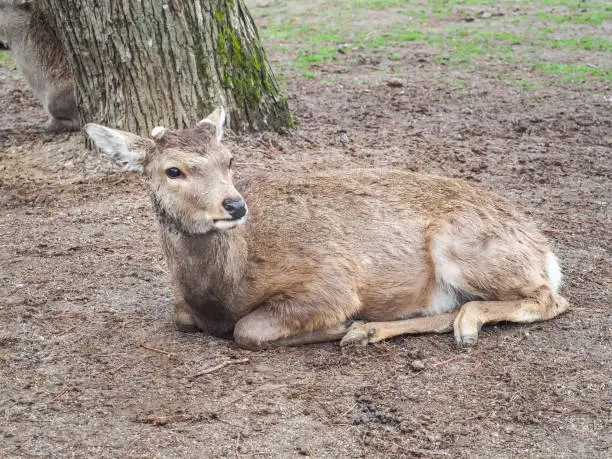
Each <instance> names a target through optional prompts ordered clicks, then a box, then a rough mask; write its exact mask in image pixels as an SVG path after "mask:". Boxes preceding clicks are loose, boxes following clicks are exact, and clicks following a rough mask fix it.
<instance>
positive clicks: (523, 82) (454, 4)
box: [255, 0, 612, 90]
mask: <svg viewBox="0 0 612 459" xmlns="http://www.w3.org/2000/svg"><path fill="white" fill-rule="evenodd" d="M512 5H515V6H516V8H517V9H516V10H512V9H509V8H508V7H509V6H512ZM293 10H295V12H296V14H295V15H293V14H291V15H289V14H287V11H293ZM482 11H485V12H490V13H495V12H497V11H503V13H504V14H503V15H494V16H488V17H480V12H482ZM513 11H516V12H517V13H518V14H509V12H513ZM263 13H264V14H265V16H261V19H262V22H263V25H264V27H261V26H260V33H261V35H262V37H263V39H264V42H265V44H266V46H267V47H272V48H273V49H275V50H277V51H279V52H281V53H282V55H283V57H282V59H281V60H280V62H279V65H281V66H284V67H295V68H298V69H300V70H299V72H300V73H301V74H302V75H303V76H304V78H317V77H318V72H317V68H316V66H320V65H324V64H325V63H330V62H333V63H334V64H335V65H347V66H348V65H353V64H354V62H357V61H358V59H356V56H358V55H359V53H360V52H363V53H368V54H374V55H377V54H378V55H382V56H384V57H385V58H384V59H383V60H382V62H386V63H387V65H389V66H391V65H393V64H392V63H393V62H394V61H402V60H403V57H402V56H405V57H407V58H409V56H410V55H411V54H413V52H415V51H416V52H421V51H423V50H427V53H426V54H429V55H431V54H432V53H433V54H434V57H433V59H432V58H429V61H430V62H431V63H432V64H436V63H437V64H443V65H444V66H446V68H447V69H449V70H452V69H453V68H462V69H470V68H474V67H476V66H482V65H490V64H495V65H496V66H501V68H500V67H496V69H497V70H495V71H494V72H497V73H498V75H500V77H503V78H504V79H507V80H509V82H510V83H511V84H514V85H515V86H517V87H520V88H523V89H525V90H530V89H534V88H537V87H539V84H540V83H539V82H536V81H533V80H532V79H528V78H527V79H526V78H523V75H522V70H520V69H537V72H536V75H533V77H534V78H549V79H550V83H553V82H554V81H556V79H557V77H560V79H561V80H562V81H572V82H580V83H588V82H589V81H608V79H609V74H610V67H611V65H610V62H612V56H610V53H611V52H612V40H611V39H610V38H608V36H607V35H606V33H605V31H604V30H603V29H601V26H602V24H604V23H607V22H610V21H612V4H610V3H609V2H605V1H602V0H599V1H597V0H584V1H582V0H508V1H505V2H502V3H500V2H495V1H492V0H413V1H410V2H409V1H407V0H403V1H400V0H354V1H352V2H347V1H340V0H328V1H324V0H314V1H313V2H301V1H299V0H287V1H285V2H282V6H279V11H278V12H275V11H274V10H271V7H267V8H266V9H265V12H263ZM397 13H401V14H397ZM466 18H468V19H471V20H470V21H466V20H465V19H466ZM255 20H256V22H258V18H257V16H255ZM380 20H382V21H383V22H382V23H381V24H380V26H378V22H377V21H380ZM369 21H372V22H373V23H376V24H377V27H372V26H370V25H369V24H368V22H369ZM364 24H365V26H364ZM577 50H580V51H581V52H580V54H577V53H576V51H577ZM585 53H586V54H585ZM572 55H575V56H576V57H575V58H572ZM572 59H575V61H573V60H572ZM545 61H548V62H545ZM590 64H593V65H590ZM392 69H394V70H397V67H390V68H389V69H388V72H389V73H391V72H392V71H393V70H392ZM494 72H492V73H494Z"/></svg>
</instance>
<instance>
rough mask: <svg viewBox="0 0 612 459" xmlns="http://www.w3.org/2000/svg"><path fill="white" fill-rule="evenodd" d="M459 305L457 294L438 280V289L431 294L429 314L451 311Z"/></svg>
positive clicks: (427, 312)
mask: <svg viewBox="0 0 612 459" xmlns="http://www.w3.org/2000/svg"><path fill="white" fill-rule="evenodd" d="M458 305H459V301H458V299H457V294H456V293H455V292H454V291H453V290H452V289H449V288H448V287H446V286H445V285H444V284H443V283H441V282H436V289H435V290H434V292H433V294H432V295H431V300H430V301H429V307H428V308H427V311H426V312H425V313H426V314H427V315H432V316H434V315H438V314H444V313H445V312H450V311H452V310H453V309H455V308H456V307H457V306H458Z"/></svg>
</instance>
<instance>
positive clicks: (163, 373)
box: [0, 2, 612, 458]
mask: <svg viewBox="0 0 612 459" xmlns="http://www.w3.org/2000/svg"><path fill="white" fill-rule="evenodd" d="M255 3H256V2H255ZM264 3H265V2H264ZM266 7H267V5H265V4H264V5H259V6H257V5H254V6H253V8H255V9H256V8H266ZM256 13H257V11H254V14H255V15H256V16H257V14H256ZM287 14H289V13H287ZM261 22H262V26H265V22H266V19H265V17H262V18H261ZM357 52H358V53H360V58H359V59H356V60H355V62H353V63H351V64H350V65H342V66H339V65H338V64H336V63H323V64H320V65H318V66H317V68H316V71H317V72H318V73H319V74H322V75H330V76H332V77H333V78H329V79H326V78H307V77H304V76H302V75H301V74H300V71H299V70H296V69H292V68H289V67H282V69H281V70H278V71H277V73H279V74H281V76H282V80H283V81H284V84H283V87H284V91H285V93H286V94H287V96H288V97H289V100H290V104H291V108H292V110H293V113H294V118H295V121H296V124H297V129H296V131H294V132H291V133H288V134H285V135H279V134H268V133H266V134H262V135H250V136H243V137H234V138H233V139H230V140H231V144H232V148H233V150H234V152H235V154H236V168H237V169H238V172H239V173H240V174H247V173H249V172H250V171H253V170H258V169H265V170H271V171H278V172H282V171H288V170H297V169H309V170H318V169H329V168H352V167H364V166H365V167H367V166H373V167H394V168H399V169H409V170H414V171H421V172H427V173H435V174H440V175H445V176H451V177H462V178H464V179H466V180H470V181H474V182H478V183H480V184H481V185H482V186H484V187H486V188H489V189H492V190H494V191H496V192H497V193H499V194H501V195H503V196H506V197H507V198H509V199H511V200H513V201H516V202H517V203H519V205H520V206H522V207H523V208H524V209H525V210H526V211H527V212H528V213H529V214H531V215H532V216H533V217H534V218H535V219H536V220H537V221H538V222H539V223H540V224H541V227H542V228H543V230H544V232H545V233H546V234H547V235H548V236H549V237H550V239H551V241H552V243H553V245H554V247H555V251H556V253H557V255H558V256H559V258H560V260H561V262H562V265H563V268H564V273H565V276H566V277H565V279H566V282H565V286H564V288H563V294H564V295H565V296H566V297H567V298H568V299H569V300H570V302H571V304H572V308H571V310H570V312H568V313H567V314H565V315H563V316H561V317H559V318H557V319H555V320H552V321H549V322H545V323H538V324H532V325H516V324H515V325H512V324H503V325H499V326H487V327H485V328H484V329H483V331H482V333H481V335H480V341H479V343H478V345H477V346H476V347H475V348H473V349H469V350H458V349H457V348H456V346H455V344H454V341H453V337H452V336H451V335H437V336H435V335H430V336H411V337H400V338H396V339H393V340H390V341H388V342H383V343H380V344H376V345H370V346H368V347H365V348H353V349H347V350H341V349H340V348H339V347H338V346H337V345H336V344H321V345H311V346H304V347H299V348H292V349H276V350H268V351H262V352H250V351H245V350H242V349H240V348H238V347H237V346H236V345H235V344H234V343H233V342H231V341H225V340H220V339H216V338H211V337H207V336H202V335H200V334H184V333H179V332H177V331H175V330H174V329H173V326H172V323H171V320H170V296H171V295H170V288H169V279H168V273H167V270H166V265H165V262H164V259H163V257H162V254H161V250H160V245H159V243H158V239H157V233H156V228H155V222H154V218H153V214H152V210H151V206H150V204H149V201H148V197H147V196H146V194H145V190H144V186H143V183H142V180H141V179H140V177H138V176H137V175H133V174H123V175H122V174H121V173H120V172H119V171H118V169H117V168H116V167H115V166H114V165H112V164H111V163H110V162H108V161H107V160H106V159H104V158H102V157H100V156H99V155H98V154H97V153H94V152H91V151H88V150H87V149H86V148H85V147H84V143H83V138H82V137H81V135H80V134H74V135H60V136H49V135H46V134H44V133H43V131H42V128H41V125H42V123H43V122H44V121H45V119H46V116H45V114H44V112H43V110H42V108H41V107H40V104H39V103H38V102H37V101H36V100H35V99H34V98H33V96H32V94H31V93H30V92H29V91H28V90H27V89H26V87H25V85H24V83H23V81H22V80H21V79H19V78H18V74H17V72H16V71H15V70H13V69H10V68H7V67H2V68H0V106H1V107H2V109H1V111H0V209H1V214H0V298H2V300H1V301H0V416H1V417H0V419H1V422H0V435H1V436H2V440H1V441H0V456H2V457H32V456H48V457H51V456H54V457H67V456H77V457H119V456H121V457H213V456H220V457H257V456H262V457H283V458H284V457H298V456H311V457H317V458H322V457H329V458H335V457H440V456H442V457H446V456H448V457H590V458H593V457H601V458H603V457H610V455H611V454H612V453H611V451H610V448H611V446H612V437H611V430H610V408H611V403H610V402H611V401H612V398H611V394H612V374H611V370H610V368H612V366H611V363H612V362H611V357H612V352H611V345H610V338H611V329H612V319H611V314H610V285H611V281H612V280H611V277H610V261H611V256H610V223H611V222H610V211H609V207H610V203H611V200H612V196H611V186H610V183H611V182H610V174H611V168H612V161H611V159H612V155H611V146H612V92H611V89H610V84H609V83H606V82H602V81H591V82H589V83H588V84H587V85H584V84H574V83H571V82H563V81H560V80H559V81H554V82H553V83H551V84H545V85H542V86H540V87H538V88H536V89H534V90H532V91H525V90H524V89H522V88H520V87H517V86H514V85H511V84H507V83H506V82H504V81H502V80H501V79H500V80H496V79H495V78H491V74H495V73H496V72H498V71H499V72H501V71H502V70H503V69H502V68H498V67H496V65H497V64H495V63H491V62H483V63H482V64H477V65H475V66H474V67H472V68H469V69H462V68H453V69H452V75H450V76H449V74H448V72H449V71H450V70H448V69H447V68H446V67H445V65H444V63H443V62H439V61H436V60H434V59H431V58H430V57H431V56H430V51H428V50H426V49H422V48H421V47H420V45H419V44H417V43H415V44H410V45H408V46H406V47H405V48H404V49H403V53H402V55H401V59H400V60H397V61H394V62H393V66H394V68H393V75H394V76H395V77H397V76H399V78H400V81H399V82H398V81H395V80H393V81H391V83H390V84H389V81H390V80H389V78H390V77H389V72H388V65H389V63H388V62H387V61H385V60H384V59H380V58H379V57H378V56H377V55H376V53H370V54H368V51H367V50H365V51H357ZM269 57H270V59H271V61H272V62H273V65H274V66H275V67H277V68H280V64H279V62H280V61H281V60H282V59H283V56H282V53H281V52H280V51H275V50H274V49H273V48H271V49H270V51H269ZM524 71H525V72H530V70H529V69H524ZM440 75H446V77H443V78H440ZM451 77H452V78H453V79H461V80H463V81H466V82H467V85H466V86H464V87H462V88H461V90H458V89H457V87H456V86H453V85H452V84H451V83H450V81H451ZM228 362H229V363H228ZM224 363H227V364H226V365H225V366H222V364H224ZM217 366H219V367H218V368H216V369H214V368H215V367H217ZM208 369H214V371H211V372H208V373H206V374H202V375H200V376H194V375H198V374H199V373H202V372H205V371H206V370H208Z"/></svg>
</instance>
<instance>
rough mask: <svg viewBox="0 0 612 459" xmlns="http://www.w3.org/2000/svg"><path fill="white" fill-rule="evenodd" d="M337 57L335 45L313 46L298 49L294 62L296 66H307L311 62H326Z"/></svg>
mask: <svg viewBox="0 0 612 459" xmlns="http://www.w3.org/2000/svg"><path fill="white" fill-rule="evenodd" d="M337 57H338V47H337V46H326V45H322V46H315V47H313V48H311V49H308V50H304V49H302V50H300V51H298V53H297V57H296V60H295V63H296V65H297V66H298V67H307V66H309V65H311V64H320V63H321V62H328V61H331V60H334V59H336V58H337Z"/></svg>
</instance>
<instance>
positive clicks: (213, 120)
mask: <svg viewBox="0 0 612 459" xmlns="http://www.w3.org/2000/svg"><path fill="white" fill-rule="evenodd" d="M225 117H226V115H225V109H224V108H223V107H218V108H217V109H216V110H215V111H214V112H212V113H211V114H210V115H208V116H207V117H206V118H204V119H203V120H202V121H200V122H199V123H198V125H200V124H202V123H209V124H212V125H213V126H214V127H215V138H216V139H217V143H221V139H222V138H223V125H224V124H225Z"/></svg>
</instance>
